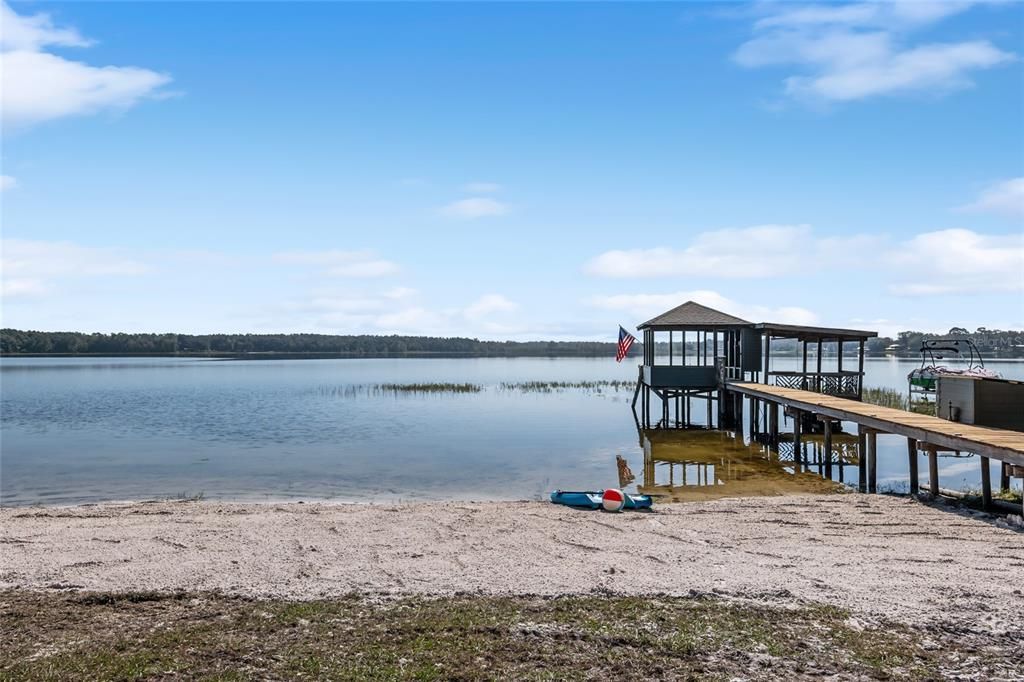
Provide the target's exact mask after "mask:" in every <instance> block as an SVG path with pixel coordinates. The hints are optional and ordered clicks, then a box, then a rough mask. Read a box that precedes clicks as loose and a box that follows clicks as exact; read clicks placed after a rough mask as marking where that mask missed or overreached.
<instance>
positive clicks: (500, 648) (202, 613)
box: [0, 590, 1020, 680]
mask: <svg viewBox="0 0 1024 682" xmlns="http://www.w3.org/2000/svg"><path fill="white" fill-rule="evenodd" d="M0 619H2V622H3V623H4V627H3V628H2V629H0V680H74V679H90V680H92V679H97V680H98V679H102V680H137V679H156V678H159V679H178V678H188V679H209V680H243V679H270V680H290V679H299V678H306V679H346V680H437V679H463V680H476V679H526V680H531V679H534V680H542V679H584V678H589V679H620V678H626V677H642V678H646V679H665V678H671V679H693V680H697V679H701V680H703V679H712V680H714V679H722V680H725V679H730V678H734V677H737V676H738V677H743V678H744V679H765V680H767V679H810V678H816V679H820V678H823V677H831V678H832V679H864V678H886V679H934V678H938V677H941V676H943V675H942V672H943V671H944V670H946V669H947V667H949V666H957V667H962V666H963V661H964V660H965V659H967V658H970V657H973V659H971V660H972V663H971V667H972V669H973V670H975V671H976V672H978V673H979V674H982V675H986V676H993V675H999V674H1003V675H1008V674H1009V673H1010V672H1012V670H1013V667H1012V666H1013V665H1015V663H1016V661H1015V659H1014V657H1013V652H1014V648H1015V647H1019V646H1020V638H1019V636H1018V635H1019V633H1018V635H1015V634H1013V633H1010V634H1008V635H1004V636H1003V637H1004V638H1009V639H1008V640H1007V641H1005V642H1003V641H1001V640H1000V639H999V636H996V637H995V638H994V639H993V638H991V637H990V638H988V639H986V640H985V646H984V647H982V646H979V642H976V641H972V639H971V637H970V636H965V635H964V634H963V632H962V629H957V628H950V629H949V630H948V632H947V631H946V630H944V629H942V628H939V629H934V630H927V629H925V628H922V627H917V628H911V627H909V626H906V625H901V624H898V623H877V624H867V625H863V624H860V623H858V622H857V621H855V620H852V619H851V618H850V614H849V613H847V612H846V611H843V610H841V609H836V608H832V607H824V606H804V607H797V606H793V607H783V606H769V605H765V604H761V603H743V604H740V603H735V602H730V601H726V600H723V599H719V598H716V597H706V596H697V597H693V598H668V597H652V598H640V597H611V596H578V597H562V598H556V599H544V598H538V597H482V596H456V597H451V598H445V599H429V598H402V599H395V600H382V599H376V600H367V599H363V598H359V597H354V596H352V597H343V598H338V599H331V600H319V601H308V602H292V601H280V600H265V601H261V600H251V599H245V598H237V597H227V596H223V595H217V594H208V593H195V594H190V593H178V594H155V593H126V594H106V593H69V592H31V591H19V590H13V591H6V592H0ZM1014 637H1016V639H1014ZM926 640H931V641H930V642H926Z"/></svg>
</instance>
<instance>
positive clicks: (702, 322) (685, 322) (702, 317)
mask: <svg viewBox="0 0 1024 682" xmlns="http://www.w3.org/2000/svg"><path fill="white" fill-rule="evenodd" d="M750 324H752V323H750V322H747V321H746V320H741V319H740V318H738V317H733V316H732V315H727V314H725V313H723V312H721V311H719V310H715V309H714V308H709V307H707V306H706V305H701V304H700V303H694V302H693V301H687V302H686V303H684V304H682V305H681V306H678V307H675V308H673V309H672V310H669V311H668V312H664V313H662V314H661V315H658V316H657V317H654V318H651V319H650V320H647V321H646V322H644V323H643V324H642V325H640V326H639V327H637V329H644V328H646V327H691V328H701V329H703V328H711V327H744V326H749V325H750Z"/></svg>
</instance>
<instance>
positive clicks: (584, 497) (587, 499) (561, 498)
mask: <svg viewBox="0 0 1024 682" xmlns="http://www.w3.org/2000/svg"><path fill="white" fill-rule="evenodd" d="M625 497H626V505H625V506H624V507H623V509H650V508H651V504H652V503H653V500H652V499H651V497H650V495H626V496H625ZM602 499H604V491H600V490H599V491H596V492H595V491H593V490H588V491H578V492H574V491H570V490H556V491H555V492H553V493H551V501H552V502H554V503H555V504H564V505H565V506H567V507H577V508H579V509H600V508H601V501H602Z"/></svg>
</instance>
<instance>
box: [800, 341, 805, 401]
mask: <svg viewBox="0 0 1024 682" xmlns="http://www.w3.org/2000/svg"><path fill="white" fill-rule="evenodd" d="M803 345H804V364H803V369H802V370H801V376H800V388H802V389H804V390H807V339H803Z"/></svg>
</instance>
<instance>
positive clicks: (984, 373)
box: [907, 338, 1002, 395]
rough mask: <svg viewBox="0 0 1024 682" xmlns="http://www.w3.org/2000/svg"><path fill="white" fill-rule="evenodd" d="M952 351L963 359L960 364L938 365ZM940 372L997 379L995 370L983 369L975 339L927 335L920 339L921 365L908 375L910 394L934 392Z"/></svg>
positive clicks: (943, 374)
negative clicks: (929, 336)
mask: <svg viewBox="0 0 1024 682" xmlns="http://www.w3.org/2000/svg"><path fill="white" fill-rule="evenodd" d="M949 354H953V356H954V357H955V359H957V360H960V361H961V362H964V363H965V365H964V366H962V367H949V366H947V365H940V364H938V361H940V360H944V359H946V356H947V355H949ZM940 376H968V377H976V378H978V379H1000V378H1002V377H1001V376H1000V375H999V374H998V373H996V372H993V371H992V370H989V369H985V361H984V360H983V359H982V357H981V352H980V351H979V350H978V347H977V346H975V345H974V342H973V341H971V340H970V339H965V338H956V339H952V338H946V339H927V340H925V341H922V342H921V366H920V367H918V368H917V369H914V370H912V371H911V372H910V374H908V375H907V381H908V382H909V384H910V386H909V389H910V394H911V395H914V394H915V393H917V394H932V393H935V388H936V381H937V379H938V378H939V377H940Z"/></svg>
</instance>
